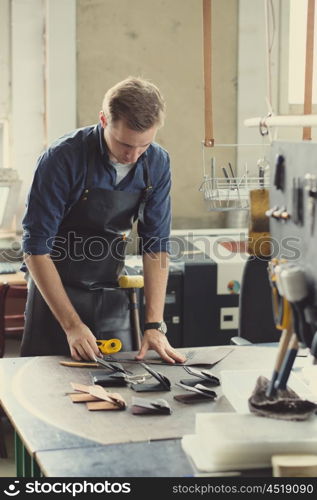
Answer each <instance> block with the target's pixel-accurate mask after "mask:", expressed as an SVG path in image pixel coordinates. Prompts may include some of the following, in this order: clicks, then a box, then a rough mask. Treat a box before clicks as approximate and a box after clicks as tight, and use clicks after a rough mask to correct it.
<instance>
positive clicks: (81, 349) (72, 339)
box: [66, 323, 102, 361]
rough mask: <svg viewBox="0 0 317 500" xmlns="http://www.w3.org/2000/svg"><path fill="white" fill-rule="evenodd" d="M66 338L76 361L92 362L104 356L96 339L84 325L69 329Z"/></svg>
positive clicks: (79, 324) (80, 324)
mask: <svg viewBox="0 0 317 500" xmlns="http://www.w3.org/2000/svg"><path fill="white" fill-rule="evenodd" d="M66 336H67V341H68V344H69V348H70V354H71V357H72V358H73V359H75V360H76V361H80V360H81V359H85V360H86V361H90V360H95V359H96V358H97V357H101V356H102V354H101V353H100V351H99V349H98V346H97V344H96V337H95V336H94V334H93V333H92V332H91V330H90V329H89V328H88V326H87V325H85V324H84V323H78V324H76V326H73V327H71V328H68V329H67V331H66Z"/></svg>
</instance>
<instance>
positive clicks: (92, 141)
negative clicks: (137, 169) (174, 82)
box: [85, 125, 153, 221]
mask: <svg viewBox="0 0 317 500" xmlns="http://www.w3.org/2000/svg"><path fill="white" fill-rule="evenodd" d="M97 127H98V126H97V125H96V126H95V127H94V129H93V131H92V134H91V136H90V138H89V142H88V156H87V161H88V165H87V175H86V181H85V191H86V190H89V189H90V188H91V186H92V179H93V173H94V167H95V159H96V152H97V145H98V129H97ZM143 171H144V177H145V188H144V189H143V192H142V195H141V199H140V203H139V206H138V208H137V210H136V213H135V216H134V221H136V220H137V219H141V220H143V214H144V208H145V205H146V203H147V201H148V199H149V197H150V195H151V192H152V189H153V186H152V181H151V176H150V168H149V162H148V159H147V152H145V153H144V156H143Z"/></svg>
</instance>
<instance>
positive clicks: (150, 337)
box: [135, 330, 186, 364]
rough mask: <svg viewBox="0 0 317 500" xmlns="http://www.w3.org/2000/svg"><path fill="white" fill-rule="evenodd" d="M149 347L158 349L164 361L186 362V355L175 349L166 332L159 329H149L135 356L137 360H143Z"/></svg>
mask: <svg viewBox="0 0 317 500" xmlns="http://www.w3.org/2000/svg"><path fill="white" fill-rule="evenodd" d="M149 349H153V350H154V351H156V352H157V353H158V354H159V355H160V356H161V358H162V359H163V360H164V361H167V362H168V363H171V364H173V363H175V361H177V363H184V362H185V361H186V358H185V356H183V355H182V354H180V353H179V352H177V351H175V349H173V347H172V346H171V345H170V343H169V341H168V340H167V338H166V337H165V335H164V334H162V333H161V332H158V331H157V330H147V331H146V332H145V333H144V336H143V339H142V345H141V349H140V351H139V353H138V355H137V356H136V357H135V359H137V360H142V359H143V358H144V356H145V355H146V353H147V351H148V350H149Z"/></svg>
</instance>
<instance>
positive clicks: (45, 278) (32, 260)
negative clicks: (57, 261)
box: [25, 255, 81, 332]
mask: <svg viewBox="0 0 317 500" xmlns="http://www.w3.org/2000/svg"><path fill="white" fill-rule="evenodd" d="M25 263H26V266H27V268H28V270H29V272H30V274H31V276H32V278H33V280H34V282H35V284H36V286H37V288H38V289H39V291H40V292H41V294H42V296H43V298H44V299H45V301H46V303H47V305H48V306H49V308H50V309H51V311H52V313H53V314H54V316H55V317H56V319H57V321H58V322H59V323H60V325H61V327H62V328H63V329H64V330H65V332H66V331H67V330H68V329H70V328H73V327H74V326H76V325H77V324H80V323H81V320H80V317H79V316H78V314H77V312H76V310H75V309H74V307H73V305H72V303H71V301H70V300H69V297H68V295H67V293H66V291H65V288H64V286H63V283H62V281H61V279H60V276H59V274H58V272H57V269H56V267H55V265H54V262H53V261H52V260H51V258H50V256H49V255H25ZM44 327H45V325H43V328H44Z"/></svg>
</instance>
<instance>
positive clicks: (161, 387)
mask: <svg viewBox="0 0 317 500" xmlns="http://www.w3.org/2000/svg"><path fill="white" fill-rule="evenodd" d="M140 365H141V366H143V368H144V369H145V370H146V371H147V372H149V373H150V374H151V375H152V377H154V378H155V379H156V380H157V381H158V384H144V383H142V384H134V385H132V386H131V389H133V390H134V391H136V392H152V391H170V390H171V382H170V380H169V379H168V378H167V377H165V375H163V374H162V373H160V372H157V371H155V370H153V369H152V368H150V367H149V366H147V365H146V364H145V363H140Z"/></svg>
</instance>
